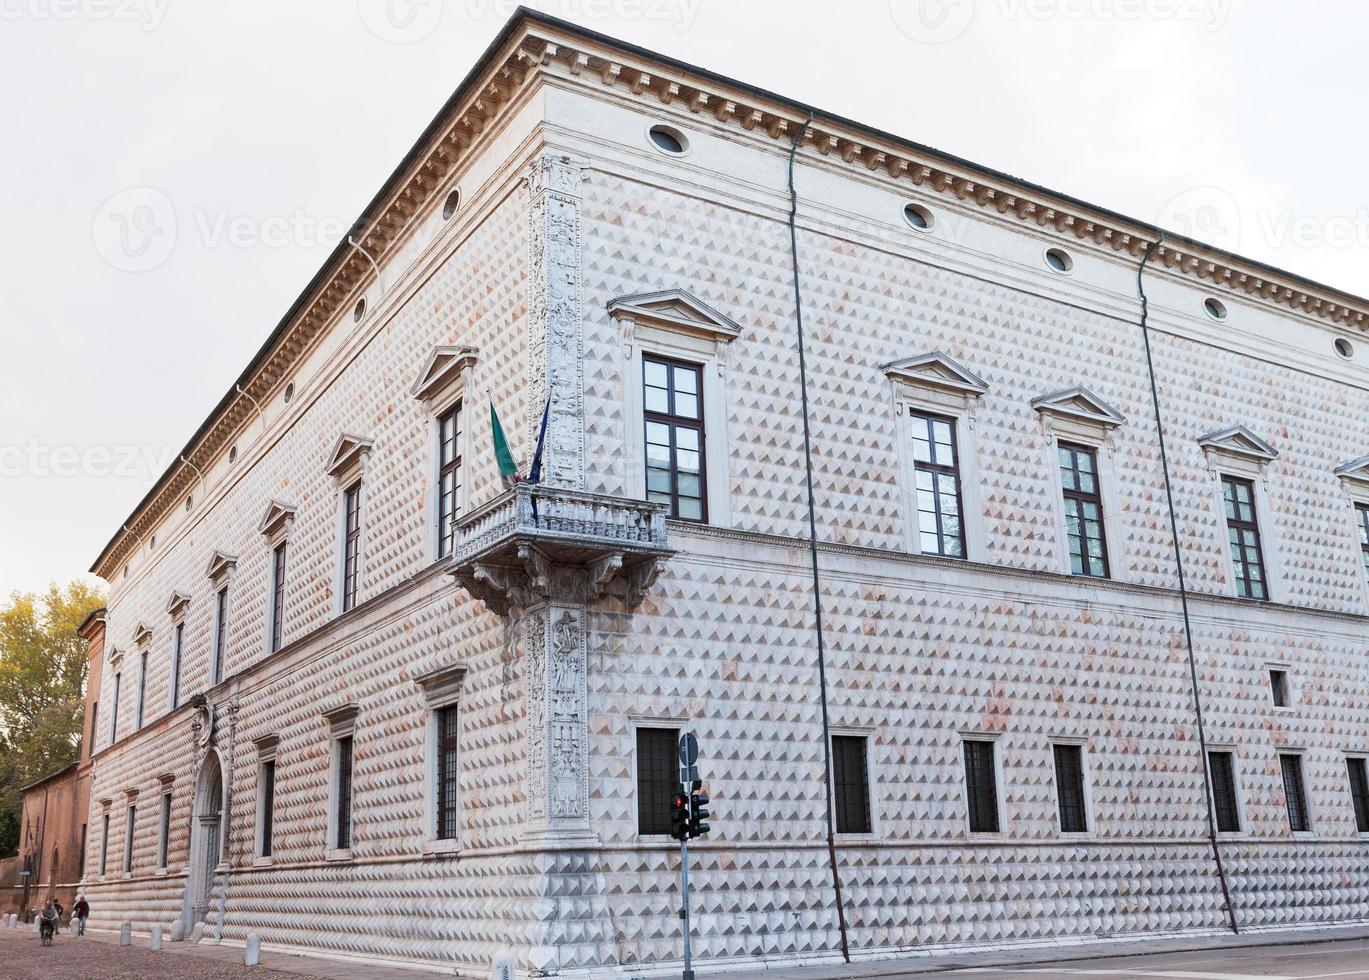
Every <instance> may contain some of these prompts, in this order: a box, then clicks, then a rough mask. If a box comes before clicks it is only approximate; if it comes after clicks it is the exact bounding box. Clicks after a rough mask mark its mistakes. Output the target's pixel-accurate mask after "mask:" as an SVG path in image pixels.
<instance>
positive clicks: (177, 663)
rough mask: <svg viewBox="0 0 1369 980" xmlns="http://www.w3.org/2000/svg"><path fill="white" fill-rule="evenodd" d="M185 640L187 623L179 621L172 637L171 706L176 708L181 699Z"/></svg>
mask: <svg viewBox="0 0 1369 980" xmlns="http://www.w3.org/2000/svg"><path fill="white" fill-rule="evenodd" d="M184 642H185V624H184V623H177V624H176V630H175V632H174V634H173V635H172V637H171V680H170V684H171V707H172V708H175V707H176V705H177V704H179V703H180V700H181V649H182V644H183V643H184Z"/></svg>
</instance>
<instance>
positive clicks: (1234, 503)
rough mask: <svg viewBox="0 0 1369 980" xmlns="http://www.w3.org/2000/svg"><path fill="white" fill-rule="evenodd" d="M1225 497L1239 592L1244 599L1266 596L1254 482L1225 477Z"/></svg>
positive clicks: (1227, 529)
mask: <svg viewBox="0 0 1369 980" xmlns="http://www.w3.org/2000/svg"><path fill="white" fill-rule="evenodd" d="M1222 497H1223V499H1224V500H1225V502H1226V531H1227V538H1228V540H1229V542H1230V546H1231V566H1232V568H1233V569H1234V570H1235V572H1236V593H1237V594H1238V595H1240V596H1241V597H1242V598H1245V599H1267V598H1269V590H1268V588H1267V586H1266V583H1265V578H1264V555H1263V553H1262V551H1261V548H1260V526H1259V521H1258V519H1257V517H1256V514H1255V484H1254V483H1252V482H1251V481H1250V480H1242V479H1239V478H1238V477H1234V476H1224V477H1222Z"/></svg>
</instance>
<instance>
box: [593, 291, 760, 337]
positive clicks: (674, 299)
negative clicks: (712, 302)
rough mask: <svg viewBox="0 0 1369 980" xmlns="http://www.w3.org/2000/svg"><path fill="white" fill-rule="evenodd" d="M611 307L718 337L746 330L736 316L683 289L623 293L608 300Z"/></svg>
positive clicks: (637, 318) (614, 311) (634, 316)
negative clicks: (610, 300) (625, 294)
mask: <svg viewBox="0 0 1369 980" xmlns="http://www.w3.org/2000/svg"><path fill="white" fill-rule="evenodd" d="M608 311H609V314H610V315H612V316H615V317H621V318H630V319H632V320H635V321H637V322H639V323H650V324H653V325H655V326H660V327H667V328H670V329H673V330H683V331H686V332H688V333H693V334H699V335H701V336H706V337H711V338H713V339H715V340H722V341H728V340H731V339H732V338H733V337H736V336H738V335H739V334H740V333H741V332H742V328H741V326H739V325H738V324H737V322H736V321H735V320H732V319H729V318H728V317H726V316H723V314H721V313H719V312H718V311H717V310H715V309H713V307H711V306H709V305H708V304H707V303H705V302H704V301H703V300H701V299H699V298H698V297H697V296H694V295H691V294H690V293H687V292H685V291H684V290H683V289H664V290H661V291H660V292H656V293H637V294H635V295H632V296H620V297H618V298H617V299H615V300H613V301H612V302H611V303H609V304H608Z"/></svg>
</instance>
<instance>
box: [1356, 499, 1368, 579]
mask: <svg viewBox="0 0 1369 980" xmlns="http://www.w3.org/2000/svg"><path fill="white" fill-rule="evenodd" d="M1355 526H1356V527H1358V528H1359V554H1360V561H1361V562H1363V564H1364V574H1365V575H1369V504H1355Z"/></svg>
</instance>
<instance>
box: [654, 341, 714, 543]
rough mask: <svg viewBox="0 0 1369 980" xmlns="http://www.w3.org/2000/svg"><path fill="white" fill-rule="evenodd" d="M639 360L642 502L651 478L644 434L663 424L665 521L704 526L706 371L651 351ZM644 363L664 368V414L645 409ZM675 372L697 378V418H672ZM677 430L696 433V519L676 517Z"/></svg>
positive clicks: (706, 420) (686, 361)
mask: <svg viewBox="0 0 1369 980" xmlns="http://www.w3.org/2000/svg"><path fill="white" fill-rule="evenodd" d="M639 361H640V366H641V374H640V390H639V395H640V397H641V404H642V412H641V419H642V424H641V429H642V447H643V472H644V474H645V479H644V481H643V484H642V493H643V495H644V497H645V499H648V500H650V495H651V491H650V483H649V481H650V478H651V477H650V474H651V466H650V461H649V459H648V458H646V450H647V446H649V445H650V443H649V441H648V439H647V436H646V431H647V428H648V426H650V425H651V424H652V423H655V424H657V425H664V426H666V428H667V429H668V430H669V432H670V470H669V472H670V503H669V504H668V508H669V509H668V510H667V511H666V517H667V518H669V519H670V520H675V521H687V522H689V523H692V524H705V525H706V524H708V523H709V520H708V490H709V486H708V430H707V426H708V403H709V399H708V396H707V394H706V392H705V391H704V387H705V382H706V380H707V372H706V371H705V370H704V365H702V364H699V363H696V362H694V361H690V360H686V359H683V358H679V357H674V356H669V355H665V354H658V353H655V352H653V351H643V352H642V355H641V357H640V359H639ZM648 362H653V363H656V364H660V365H662V366H664V367H665V369H666V392H667V397H668V399H669V402H670V404H669V409H670V410H669V411H668V412H655V411H652V410H650V409H648V408H647V407H646V388H647V383H646V366H647V363H648ZM679 370H684V371H690V372H693V373H694V375H695V377H696V378H697V379H698V381H697V388H698V390H697V391H696V392H695V397H696V398H697V399H698V403H699V414H698V417H697V418H689V417H687V416H682V415H676V414H675V413H674V408H675V404H674V402H675V381H674V379H675V372H676V371H679ZM679 429H689V430H692V431H693V432H695V433H697V435H698V438H699V449H698V453H699V492H700V497H699V516H698V517H682V516H680V513H679V504H680V492H679V475H680V470H679V464H678V462H677V460H676V452H677V440H676V432H677V431H678V430H679ZM659 502H660V503H664V501H659Z"/></svg>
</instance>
